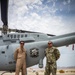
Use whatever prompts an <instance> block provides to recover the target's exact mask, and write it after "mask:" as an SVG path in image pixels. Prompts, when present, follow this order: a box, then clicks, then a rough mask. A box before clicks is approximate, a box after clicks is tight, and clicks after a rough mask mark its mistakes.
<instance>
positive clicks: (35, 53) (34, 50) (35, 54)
mask: <svg viewBox="0 0 75 75" xmlns="http://www.w3.org/2000/svg"><path fill="white" fill-rule="evenodd" d="M38 55H39V51H38V49H37V48H32V49H30V56H31V57H38Z"/></svg>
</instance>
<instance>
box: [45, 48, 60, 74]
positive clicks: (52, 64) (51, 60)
mask: <svg viewBox="0 0 75 75" xmlns="http://www.w3.org/2000/svg"><path fill="white" fill-rule="evenodd" d="M45 53H46V67H45V75H50V73H52V75H56V70H57V64H56V60H58V59H59V57H60V52H59V50H58V49H56V48H55V47H51V48H46V50H45Z"/></svg>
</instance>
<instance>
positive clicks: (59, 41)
mask: <svg viewBox="0 0 75 75" xmlns="http://www.w3.org/2000/svg"><path fill="white" fill-rule="evenodd" d="M0 1H1V12H4V10H3V8H4V7H3V5H4V6H5V5H6V6H5V7H6V9H5V10H6V14H4V13H1V20H2V21H3V25H4V26H7V27H8V21H7V9H8V0H0ZM5 1H6V2H5ZM4 15H5V16H6V18H4ZM4 28H5V27H4ZM4 28H0V30H1V31H3V34H2V35H0V71H8V72H14V71H15V65H16V62H15V60H14V52H15V50H16V48H17V47H19V42H20V41H21V40H23V41H24V42H25V45H24V47H25V48H26V51H27V58H26V62H27V64H26V65H27V68H28V67H30V66H33V65H36V64H39V68H42V67H43V59H44V57H45V49H46V48H47V43H48V41H52V43H53V46H55V47H61V46H66V45H70V44H74V43H75V32H74V33H69V34H64V35H59V36H55V35H52V34H44V33H40V32H32V31H25V30H18V29H8V28H7V29H5V30H4ZM11 31H13V32H16V33H7V32H11Z"/></svg>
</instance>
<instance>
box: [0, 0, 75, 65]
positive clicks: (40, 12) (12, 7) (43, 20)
mask: <svg viewBox="0 0 75 75" xmlns="http://www.w3.org/2000/svg"><path fill="white" fill-rule="evenodd" d="M8 9H9V10H8V25H9V28H16V29H22V30H28V31H36V32H43V33H48V34H54V35H62V34H66V33H71V32H75V27H74V26H75V0H9V8H8ZM0 27H2V22H1V20H0ZM59 50H60V52H61V58H60V59H59V60H58V62H57V64H58V66H75V64H74V63H75V58H74V57H75V50H74V51H72V47H71V46H70V47H67V48H66V47H61V48H59ZM71 58H72V59H71ZM44 61H45V60H44Z"/></svg>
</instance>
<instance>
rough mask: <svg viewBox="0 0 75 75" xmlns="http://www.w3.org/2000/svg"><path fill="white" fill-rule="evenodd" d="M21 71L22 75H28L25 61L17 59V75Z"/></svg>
mask: <svg viewBox="0 0 75 75" xmlns="http://www.w3.org/2000/svg"><path fill="white" fill-rule="evenodd" d="M20 71H21V75H26V62H25V60H23V59H17V62H16V72H15V75H19V72H20Z"/></svg>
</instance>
